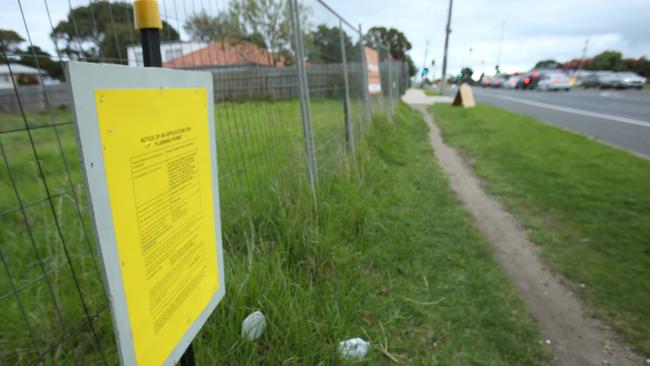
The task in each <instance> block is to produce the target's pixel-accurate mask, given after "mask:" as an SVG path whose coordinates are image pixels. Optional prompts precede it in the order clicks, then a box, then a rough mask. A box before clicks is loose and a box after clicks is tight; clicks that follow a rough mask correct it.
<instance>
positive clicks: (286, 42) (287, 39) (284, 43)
mask: <svg viewBox="0 0 650 366" xmlns="http://www.w3.org/2000/svg"><path fill="white" fill-rule="evenodd" d="M229 10H230V16H232V17H233V19H236V21H237V22H238V24H239V25H240V27H241V33H243V34H248V35H258V36H259V37H260V38H261V40H262V41H263V44H264V48H266V49H267V50H268V51H269V52H270V54H271V55H272V57H273V60H272V61H273V63H274V64H276V63H277V61H278V60H279V54H280V53H281V51H283V50H288V49H291V15H290V13H289V7H288V6H286V4H285V2H284V1H282V0H234V1H232V2H231V3H230V9H229ZM299 11H300V14H306V12H305V11H301V10H300V9H299Z"/></svg>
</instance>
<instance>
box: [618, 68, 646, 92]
mask: <svg viewBox="0 0 650 366" xmlns="http://www.w3.org/2000/svg"><path fill="white" fill-rule="evenodd" d="M616 75H617V76H618V78H619V83H620V84H619V87H621V88H635V89H639V90H641V89H643V85H644V84H645V83H646V82H647V81H648V79H646V78H644V77H643V76H639V75H637V74H635V73H633V72H618V73H616Z"/></svg>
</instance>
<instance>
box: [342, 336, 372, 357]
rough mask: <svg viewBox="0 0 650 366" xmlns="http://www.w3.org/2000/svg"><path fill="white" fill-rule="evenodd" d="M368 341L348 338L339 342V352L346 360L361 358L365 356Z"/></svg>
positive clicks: (368, 345)
mask: <svg viewBox="0 0 650 366" xmlns="http://www.w3.org/2000/svg"><path fill="white" fill-rule="evenodd" d="M369 348H370V342H366V341H364V340H363V339H361V338H350V339H348V340H346V341H343V342H341V343H339V354H340V355H341V357H342V358H344V359H346V360H361V359H362V358H364V357H366V354H367V353H368V349H369Z"/></svg>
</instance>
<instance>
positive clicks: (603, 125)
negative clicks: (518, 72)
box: [473, 88, 650, 158]
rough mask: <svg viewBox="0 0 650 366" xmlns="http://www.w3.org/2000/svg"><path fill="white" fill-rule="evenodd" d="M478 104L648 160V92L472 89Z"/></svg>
mask: <svg viewBox="0 0 650 366" xmlns="http://www.w3.org/2000/svg"><path fill="white" fill-rule="evenodd" d="M473 90H474V96H475V98H476V100H477V101H478V102H482V103H488V104H492V105H495V106H498V107H501V108H505V109H508V110H510V111H513V112H517V113H522V114H525V115H528V116H531V117H534V118H537V119H539V120H542V121H544V122H546V123H549V124H552V125H556V126H560V127H562V128H566V129H570V130H573V131H576V132H579V133H581V134H584V135H587V136H590V137H593V138H594V139H596V140H599V141H602V142H604V143H607V144H611V145H615V146H619V147H621V148H624V149H626V150H628V151H631V152H633V153H636V154H639V155H643V156H645V157H648V158H650V92H649V91H645V90H644V91H639V90H587V91H583V90H572V91H569V92H541V91H520V90H502V89H482V88H474V89H473Z"/></svg>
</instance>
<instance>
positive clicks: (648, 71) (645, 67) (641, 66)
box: [625, 56, 650, 79]
mask: <svg viewBox="0 0 650 366" xmlns="http://www.w3.org/2000/svg"><path fill="white" fill-rule="evenodd" d="M625 63H626V64H627V69H628V70H630V71H633V72H635V73H637V74H639V75H641V76H643V77H645V78H648V79H650V60H648V59H647V58H645V57H644V56H642V57H640V58H638V59H636V60H635V59H627V60H625Z"/></svg>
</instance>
